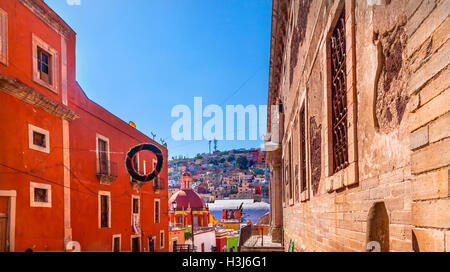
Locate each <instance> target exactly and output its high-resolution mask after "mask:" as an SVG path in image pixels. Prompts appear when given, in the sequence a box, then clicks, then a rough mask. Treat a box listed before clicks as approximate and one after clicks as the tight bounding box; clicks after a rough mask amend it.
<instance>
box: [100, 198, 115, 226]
mask: <svg viewBox="0 0 450 272" xmlns="http://www.w3.org/2000/svg"><path fill="white" fill-rule="evenodd" d="M102 196H107V197H108V207H109V209H108V227H106V228H102ZM111 209H112V207H111V192H108V191H98V228H99V229H110V228H111Z"/></svg>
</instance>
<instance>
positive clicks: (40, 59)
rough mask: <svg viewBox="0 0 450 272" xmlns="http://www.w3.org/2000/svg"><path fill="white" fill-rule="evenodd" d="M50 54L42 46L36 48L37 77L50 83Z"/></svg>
mask: <svg viewBox="0 0 450 272" xmlns="http://www.w3.org/2000/svg"><path fill="white" fill-rule="evenodd" d="M51 62H52V55H51V54H50V53H48V52H47V51H45V50H43V49H42V48H40V47H38V48H37V66H38V68H37V69H38V72H39V78H40V79H41V80H43V81H44V82H46V83H48V84H50V85H52V77H51V74H52V73H51V69H52V64H51Z"/></svg>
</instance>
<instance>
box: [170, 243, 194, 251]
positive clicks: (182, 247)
mask: <svg viewBox="0 0 450 272" xmlns="http://www.w3.org/2000/svg"><path fill="white" fill-rule="evenodd" d="M196 251H197V247H196V246H193V245H189V244H182V245H174V246H173V252H196Z"/></svg>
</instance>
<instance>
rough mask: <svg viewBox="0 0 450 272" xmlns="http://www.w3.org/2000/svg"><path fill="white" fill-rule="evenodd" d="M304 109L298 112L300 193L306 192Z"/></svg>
mask: <svg viewBox="0 0 450 272" xmlns="http://www.w3.org/2000/svg"><path fill="white" fill-rule="evenodd" d="M305 129H306V128H305V107H303V108H302V109H301V111H300V147H301V150H300V172H301V176H300V178H301V183H300V186H301V191H302V192H304V191H306V135H305Z"/></svg>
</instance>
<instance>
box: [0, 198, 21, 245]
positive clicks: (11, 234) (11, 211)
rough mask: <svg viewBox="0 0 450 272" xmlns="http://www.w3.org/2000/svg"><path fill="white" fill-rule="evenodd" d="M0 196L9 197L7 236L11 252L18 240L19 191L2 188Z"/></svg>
mask: <svg viewBox="0 0 450 272" xmlns="http://www.w3.org/2000/svg"><path fill="white" fill-rule="evenodd" d="M0 197H7V198H8V230H7V232H8V235H7V236H6V243H7V246H8V245H9V252H14V250H15V241H16V239H15V238H16V198H17V192H16V191H15V190H0Z"/></svg>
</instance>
